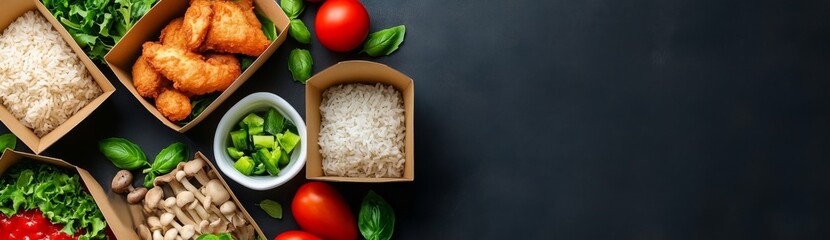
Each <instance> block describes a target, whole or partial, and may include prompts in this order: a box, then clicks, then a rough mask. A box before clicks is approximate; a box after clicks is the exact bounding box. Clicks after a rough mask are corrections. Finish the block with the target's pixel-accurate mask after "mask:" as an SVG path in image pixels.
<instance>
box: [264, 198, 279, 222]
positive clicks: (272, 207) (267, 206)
mask: <svg viewBox="0 0 830 240" xmlns="http://www.w3.org/2000/svg"><path fill="white" fill-rule="evenodd" d="M259 207H260V208H262V210H263V211H265V213H267V214H268V216H271V217H272V218H276V219H282V205H280V203H278V202H277V201H274V200H271V199H265V200H262V202H260V203H259Z"/></svg>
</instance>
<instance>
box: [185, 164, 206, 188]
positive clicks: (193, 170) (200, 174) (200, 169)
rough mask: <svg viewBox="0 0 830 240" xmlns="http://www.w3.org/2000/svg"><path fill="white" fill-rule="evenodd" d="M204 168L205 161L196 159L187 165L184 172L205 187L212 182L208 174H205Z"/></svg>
mask: <svg viewBox="0 0 830 240" xmlns="http://www.w3.org/2000/svg"><path fill="white" fill-rule="evenodd" d="M204 166H205V161H204V160H202V159H200V158H196V159H193V160H191V161H189V162H187V163H186V164H185V166H184V172H185V173H186V174H187V175H188V176H194V177H196V180H197V181H199V183H201V184H202V186H204V185H207V183H208V182H209V181H210V178H208V176H207V174H205V171H204Z"/></svg>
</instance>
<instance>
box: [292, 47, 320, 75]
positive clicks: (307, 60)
mask: <svg viewBox="0 0 830 240" xmlns="http://www.w3.org/2000/svg"><path fill="white" fill-rule="evenodd" d="M313 64H314V63H313V61H312V59H311V53H309V52H308V50H305V49H299V48H297V49H294V50H291V53H289V54H288V71H291V77H292V78H294V80H295V81H297V82H300V83H302V84H305V81H306V80H308V78H310V77H311V68H312V66H313Z"/></svg>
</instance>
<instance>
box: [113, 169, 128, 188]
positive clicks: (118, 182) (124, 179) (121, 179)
mask: <svg viewBox="0 0 830 240" xmlns="http://www.w3.org/2000/svg"><path fill="white" fill-rule="evenodd" d="M132 183H133V174H132V173H130V171H127V170H121V171H118V173H116V174H115V177H113V178H112V188H111V190H112V192H114V193H126V192H127V191H128V190H130V186H131V185H132Z"/></svg>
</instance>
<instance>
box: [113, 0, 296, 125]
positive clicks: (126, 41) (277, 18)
mask: <svg viewBox="0 0 830 240" xmlns="http://www.w3.org/2000/svg"><path fill="white" fill-rule="evenodd" d="M189 2H190V1H185V0H181V1H172V0H171V1H159V2H158V3H157V4H156V5H155V6H154V7H153V8H152V9H150V11H148V12H147V14H146V15H144V17H143V18H141V19H140V20H138V22H136V24H135V25H134V26H133V28H132V29H131V30H130V31H129V32H127V34H126V35H124V38H122V39H121V41H119V42H118V44H116V45H115V47H113V48H112V50H110V52H109V53H108V54H107V55H106V56H105V57H104V60H106V61H107V64H108V65H109V66H110V68H111V69H112V71H113V72H115V76H116V77H118V80H120V81H121V83H122V84H124V87H126V88H127V90H129V91H130V93H132V94H133V96H135V98H136V99H138V101H139V102H141V104H142V105H144V107H145V108H147V110H148V111H150V113H152V114H153V115H154V116H156V118H158V119H159V120H160V121H161V122H162V123H164V125H167V126H168V127H170V128H172V129H173V130H176V131H177V132H182V133H183V132H186V131H187V130H190V129H191V128H193V126H196V124H199V122H201V121H202V120H204V119H205V118H206V117H207V116H208V115H209V114H210V113H211V112H213V110H215V109H216V108H217V107H219V105H220V104H222V102H224V101H225V99H227V98H228V97H229V96H230V95H231V94H232V93H233V92H234V91H236V89H238V88H239V86H242V84H243V83H245V81H247V80H248V78H250V77H251V75H253V74H254V72H256V70H257V69H259V67H260V66H262V64H263V63H265V61H267V60H268V58H269V57H270V56H271V54H273V53H274V51H276V50H277V48H278V47H279V46H280V45H282V43H283V42H285V39H286V38H287V37H288V23H289V21H290V20H289V19H288V16H286V15H285V13H284V12H283V11H282V9H281V8H280V7H279V6H278V5H277V2H276V1H272V0H254V9H255V10H258V11H260V12H262V13H263V14H265V16H267V17H268V19H270V20H271V21H272V22H274V26H275V27H276V28H277V32H278V35H277V39H274V41H273V42H271V45H270V46H268V49H266V50H265V52H263V53H262V54H261V55H259V57H257V59H256V61H254V63H253V64H251V66H250V67H248V68H247V69H246V70H245V71H244V72H242V75H240V76H239V77H238V78H237V79H236V80H235V81H234V82H233V84H231V86H230V87H228V89H226V90H225V91H223V92H222V93H221V95H219V96H218V97H217V98H216V100H214V101H213V103H211V104H210V105H208V106H207V108H205V110H204V111H203V112H202V113H201V114H199V116H198V117H196V118H194V119H193V120H192V121H190V122H189V123H188V124H186V125H184V126H179V125H176V123H174V122H171V121H170V120H168V119H167V118H165V117H164V116H163V115H161V113H160V112H159V111H158V110H157V109H156V106H155V105H154V104H153V103H152V102H150V101H148V100H147V99H145V98H144V97H142V96H141V95H139V94H138V92H137V91H136V89H135V86H133V77H132V67H133V64H134V63H135V61H136V59H138V57H139V56H141V51H142V47H141V45H142V44H144V43H145V42H147V41H158V39H159V34H160V33H161V30H162V29H163V28H164V27H165V26H166V25H167V24H168V23H169V22H170V21H171V20H173V19H176V18H178V17H182V16H184V12H185V11H186V10H187V7H188V6H190V4H189Z"/></svg>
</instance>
